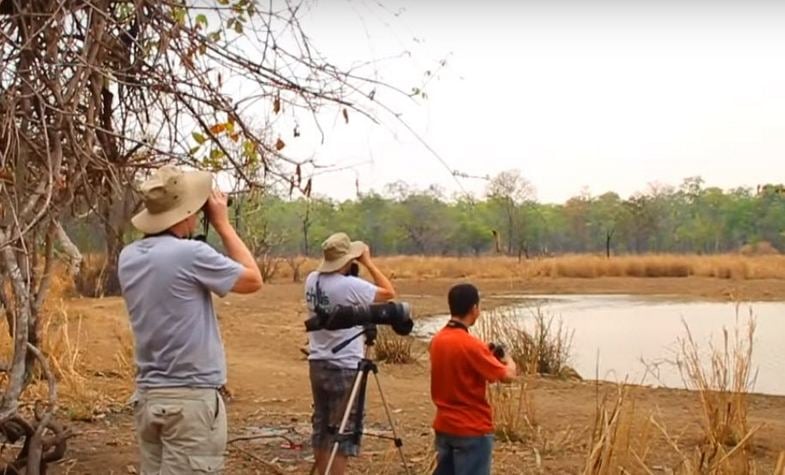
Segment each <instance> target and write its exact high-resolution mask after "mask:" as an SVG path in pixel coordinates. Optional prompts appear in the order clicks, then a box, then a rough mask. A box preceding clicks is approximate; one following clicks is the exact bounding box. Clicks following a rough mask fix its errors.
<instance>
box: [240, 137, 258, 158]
mask: <svg viewBox="0 0 785 475" xmlns="http://www.w3.org/2000/svg"><path fill="white" fill-rule="evenodd" d="M255 152H256V144H254V143H253V142H251V141H250V140H246V141H245V142H243V153H245V154H246V155H247V156H249V157H250V156H251V155H253V154H254V153H255Z"/></svg>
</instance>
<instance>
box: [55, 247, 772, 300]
mask: <svg viewBox="0 0 785 475" xmlns="http://www.w3.org/2000/svg"><path fill="white" fill-rule="evenodd" d="M755 249H757V248H755ZM276 259H277V258H276ZM374 260H375V261H376V263H377V264H378V265H379V267H380V268H381V269H382V271H383V272H385V273H386V274H387V275H389V276H390V277H392V278H398V279H427V278H430V279H432V278H445V279H465V278H474V279H528V278H535V277H546V278H547V277H550V278H556V277H567V278H585V279H591V278H597V277H643V278H656V277H689V276H697V277H710V278H718V279H785V255H778V254H766V253H763V252H762V251H757V250H756V251H745V252H744V253H741V252H740V253H738V254H716V255H705V256H699V255H695V254H643V255H626V256H614V257H611V258H610V259H608V258H606V257H605V256H602V255H595V254H574V255H564V256H559V257H549V258H535V259H530V260H524V261H520V262H519V261H518V259H517V258H515V257H507V256H483V257H436V256H382V257H376V258H374ZM276 262H277V261H276ZM285 262H287V263H288V264H289V265H278V266H277V267H276V269H275V272H274V273H273V274H272V275H270V276H268V277H269V279H268V280H270V281H273V282H292V281H293V280H295V278H297V279H303V278H305V276H307V275H308V273H310V272H311V271H313V270H314V269H316V266H317V265H318V264H319V260H318V259H316V258H304V257H295V258H288V259H286V260H285ZM278 263H279V264H280V262H278ZM103 264H104V261H103V256H101V255H97V254H96V255H87V256H85V261H84V263H83V270H82V274H81V275H80V276H79V277H78V278H77V279H76V287H77V290H78V291H79V293H80V294H81V295H90V296H91V295H98V294H99V293H100V291H101V289H100V288H99V286H98V283H99V282H100V280H101V279H100V277H101V272H102V270H103V267H104V266H103ZM361 274H362V271H361ZM70 287H71V288H73V284H70Z"/></svg>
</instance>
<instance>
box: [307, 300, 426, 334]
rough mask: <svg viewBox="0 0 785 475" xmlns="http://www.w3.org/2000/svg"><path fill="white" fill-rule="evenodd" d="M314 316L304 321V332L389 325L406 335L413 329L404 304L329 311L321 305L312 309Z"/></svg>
mask: <svg viewBox="0 0 785 475" xmlns="http://www.w3.org/2000/svg"><path fill="white" fill-rule="evenodd" d="M314 311H315V313H316V316H314V317H311V318H309V319H308V320H306V321H305V330H306V331H309V332H312V331H317V330H343V329H346V328H353V327H357V326H368V325H389V326H390V327H392V329H393V331H394V332H395V333H397V334H398V335H402V336H405V335H408V334H409V333H411V332H412V329H413V328H414V321H413V320H412V316H411V307H410V306H409V304H408V303H406V302H385V303H376V304H370V305H336V306H335V307H334V308H332V309H331V310H328V309H326V308H325V307H324V306H322V305H317V306H316V308H315V309H314Z"/></svg>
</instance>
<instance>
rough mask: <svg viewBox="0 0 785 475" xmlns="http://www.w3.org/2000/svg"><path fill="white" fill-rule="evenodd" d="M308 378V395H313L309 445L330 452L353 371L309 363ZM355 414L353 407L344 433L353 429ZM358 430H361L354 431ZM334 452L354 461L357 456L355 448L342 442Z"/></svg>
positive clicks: (323, 362)
mask: <svg viewBox="0 0 785 475" xmlns="http://www.w3.org/2000/svg"><path fill="white" fill-rule="evenodd" d="M309 366H310V376H311V394H312V395H313V417H312V418H311V423H312V425H313V435H312V436H311V445H312V446H313V448H314V450H318V449H321V450H332V447H333V443H334V442H335V434H336V433H337V432H338V428H339V427H340V425H341V418H342V417H343V413H344V410H345V408H346V403H347V402H348V401H349V396H350V395H351V392H352V386H353V385H354V380H355V377H356V375H357V370H356V369H346V368H340V367H338V366H335V365H333V364H331V363H330V362H328V361H323V360H311V361H309ZM356 411H357V404H356V398H355V405H354V407H353V408H352V412H351V415H350V418H349V422H348V423H347V425H346V428H345V429H344V433H347V432H351V431H352V430H353V429H354V425H353V422H354V417H355V415H356ZM358 429H359V430H362V426H360V427H359V428H358ZM338 450H339V451H340V453H342V454H343V455H347V456H352V457H355V456H357V455H358V453H359V452H360V446H359V444H357V443H355V441H353V440H351V438H346V439H344V440H342V441H341V442H340V444H339V445H338Z"/></svg>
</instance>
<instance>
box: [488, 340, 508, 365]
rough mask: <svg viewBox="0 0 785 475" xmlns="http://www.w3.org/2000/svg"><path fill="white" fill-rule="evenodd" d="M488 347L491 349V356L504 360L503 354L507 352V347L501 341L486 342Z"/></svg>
mask: <svg viewBox="0 0 785 475" xmlns="http://www.w3.org/2000/svg"><path fill="white" fill-rule="evenodd" d="M488 349H489V350H491V353H493V356H495V357H496V359H497V360H499V361H504V356H505V355H506V354H507V349H506V348H505V347H504V345H503V344H501V343H488Z"/></svg>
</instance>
